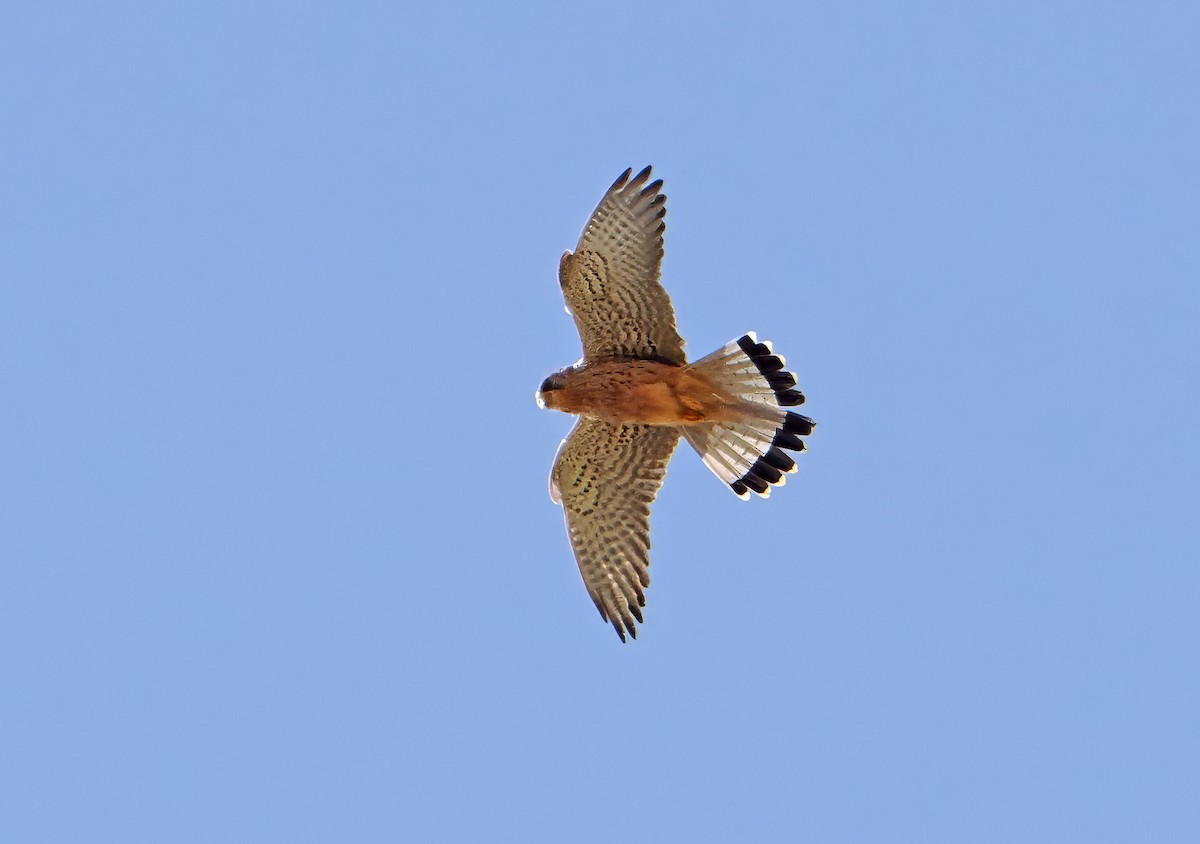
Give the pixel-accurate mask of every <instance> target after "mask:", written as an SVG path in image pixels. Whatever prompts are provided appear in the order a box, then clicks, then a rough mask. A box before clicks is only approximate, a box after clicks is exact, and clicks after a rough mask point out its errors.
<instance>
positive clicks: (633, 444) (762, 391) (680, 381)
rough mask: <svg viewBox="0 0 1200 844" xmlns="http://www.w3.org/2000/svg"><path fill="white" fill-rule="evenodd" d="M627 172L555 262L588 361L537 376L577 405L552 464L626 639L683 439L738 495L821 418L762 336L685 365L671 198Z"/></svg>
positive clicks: (557, 487) (551, 396) (776, 465)
mask: <svg viewBox="0 0 1200 844" xmlns="http://www.w3.org/2000/svg"><path fill="white" fill-rule="evenodd" d="M632 172H633V171H632V170H626V171H625V173H624V174H622V175H621V177H620V178H619V179H617V181H616V182H614V183H613V186H612V187H611V188H609V190H608V193H606V194H605V195H604V198H603V199H602V200H601V201H600V205H599V206H597V208H596V210H595V211H594V212H593V214H592V217H591V219H590V220H589V221H588V224H587V226H585V227H584V230H583V235H582V236H581V237H580V239H579V245H578V246H577V247H576V250H575V251H574V252H567V253H566V254H564V255H563V257H562V260H561V261H560V263H559V283H560V285H561V286H562V290H563V295H564V297H565V298H566V300H567V310H568V311H569V312H570V313H571V314H572V315H573V316H574V317H575V324H576V326H577V327H578V328H579V335H580V338H581V339H582V341H583V360H582V361H580V362H579V363H578V364H576V365H575V366H571V367H568V368H566V369H563V370H560V371H558V372H556V373H554V374H553V375H551V376H550V377H549V378H547V379H546V380H545V381H543V382H542V386H541V388H540V389H539V390H538V393H537V398H538V403H539V404H541V405H542V406H543V407H546V408H549V409H551V410H561V411H564V412H566V413H573V414H576V415H577V416H579V421H578V422H577V423H576V425H575V427H574V428H573V429H572V431H571V434H570V436H568V438H567V439H566V440H564V441H563V444H562V446H561V447H560V448H559V452H558V455H557V457H556V458H555V461H554V468H553V470H552V471H551V473H550V495H551V497H552V498H553V499H554V501H556V502H558V503H560V504H562V506H563V510H564V512H565V513H566V517H567V534H568V536H569V537H570V539H571V546H572V548H573V549H574V551H575V558H576V560H577V562H578V563H579V570H580V573H581V574H582V575H583V580H584V583H585V584H586V585H587V588H588V593H589V594H590V595H591V596H592V600H593V601H594V602H595V604H596V608H597V609H599V610H600V614H601V616H603V617H604V618H605V619H606V620H608V621H610V622H611V623H612V625H613V627H614V628H615V629H616V631H617V634H618V635H619V636H620V637H621V640H622V641H624V640H625V637H626V635H627V634H628V635H630V636H637V627H636V623H635V622H640V621H642V613H641V607H643V606H645V604H646V597H645V587H647V586H649V584H650V576H649V572H648V567H649V565H650V557H649V551H650V504H651V502H652V501H653V500H654V498H655V496H657V494H658V490H659V488H660V487H661V486H662V482H663V478H664V476H665V474H666V469H667V464H668V462H669V461H670V459H671V455H672V454H673V453H674V451H675V447H676V445H678V443H679V439H680V437H684V438H686V439H687V441H688V442H689V443H690V444H691V445H692V446H693V447H694V448H695V449H696V451H698V452H699V453H700V456H701V457H702V458H703V460H704V462H705V464H706V465H707V466H708V467H709V468H710V469H711V470H712V471H713V473H714V474H716V475H717V477H719V478H720V479H721V480H722V481H724V482H725V483H727V484H728V485H729V487H730V489H732V490H733V492H734V493H735V494H736V495H737V496H738V497H739V498H743V499H745V498H749V496H750V493H751V492H754V493H757V494H758V495H760V496H762V497H766V496H767V495H768V494H769V493H770V490H771V486H772V485H781V484H783V482H784V480H785V475H786V474H788V473H790V472H794V471H795V469H796V464H795V461H794V460H792V458H791V457H789V456H788V455H787V454H785V453H784V452H785V450H791V451H802V450H803V449H804V442H803V440H802V439H801V437H803V436H805V435H807V434H810V433H812V430H813V425H814V423H813V421H812V420H811V419H809V418H808V417H806V416H801V415H799V414H797V413H791V412H788V411H784V410H781V408H782V407H789V406H793V405H798V404H801V403H802V402H803V401H804V395H803V394H802V393H801V392H800V391H799V390H796V389H794V387H795V386H796V378H795V376H793V375H792V374H791V373H790V372H786V371H784V368H783V367H784V360H783V358H782V357H780V356H778V355H776V354H775V353H774V352H773V351H772V349H771V346H770V344H769V343H765V342H764V343H760V342H758V339H757V338H756V337H755V336H754V334H753V333H749V334H746V335H743V336H742V337H740V338H739V339H737V340H735V341H733V342H731V343H728V344H726V345H725V346H723V347H722V348H720V349H718V350H717V351H715V352H713V353H712V354H710V355H707V356H706V357H704V358H702V359H700V360H698V361H696V362H694V363H688V361H687V357H686V355H685V354H684V352H683V339H682V338H681V337H680V336H679V332H678V331H677V330H676V327H675V311H674V309H673V308H672V307H671V300H670V298H669V297H668V296H667V292H666V291H665V290H664V289H663V287H662V285H661V284H660V283H659V269H660V266H661V263H662V244H663V238H662V236H663V231H664V229H665V225H664V223H663V217H664V216H665V214H666V197H665V196H663V195H662V194H661V193H659V189H660V188H661V187H662V182H661V180H660V181H655V182H650V183H649V184H647V182H648V181H649V178H650V168H649V167H647V168H646V169H644V170H642V171H641V172H640V173H638V175H637V176H634V177H633V178H632V179H630V176H631V174H632Z"/></svg>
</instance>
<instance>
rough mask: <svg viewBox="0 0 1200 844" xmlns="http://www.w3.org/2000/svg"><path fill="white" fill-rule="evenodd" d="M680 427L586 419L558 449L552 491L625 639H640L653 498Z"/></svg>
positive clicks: (595, 593)
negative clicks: (612, 422)
mask: <svg viewBox="0 0 1200 844" xmlns="http://www.w3.org/2000/svg"><path fill="white" fill-rule="evenodd" d="M678 442H679V430H678V429H676V428H668V427H658V426H653V425H613V424H611V423H609V422H604V421H602V420H600V419H593V418H589V417H586V416H585V417H582V418H580V420H579V422H578V423H576V425H575V427H574V428H573V429H572V430H571V433H570V435H569V436H568V437H567V439H566V440H565V441H564V442H563V445H562V448H560V449H559V453H558V457H557V458H555V461H554V469H553V470H552V471H551V473H550V495H551V497H552V498H554V500H555V501H557V502H559V503H560V504H562V506H563V511H564V512H565V513H566V517H567V534H568V535H569V536H570V538H571V547H572V548H573V549H574V551H575V559H576V561H577V562H578V563H579V571H580V573H581V574H582V575H583V582H584V583H585V584H586V585H587V590H588V594H590V595H591V596H592V600H593V601H595V602H596V608H597V609H598V610H600V615H602V616H603V617H604V619H605V621H608V622H611V624H612V626H613V627H614V628H616V631H617V635H618V636H620V637H621V641H622V642H623V641H625V637H626V634H628V635H630V636H633V637H634V638H637V628H636V626H635V624H634V622H635V621H641V620H642V611H641V608H642V607H644V606H645V605H646V594H645V591H644V590H645V588H646V587H647V586H649V585H650V573H649V571H648V570H647V568H648V567H649V565H650V502H652V501H653V500H654V498H655V496H657V495H658V490H659V488H660V487H661V486H662V482H663V477H664V476H665V475H666V472H667V464H668V463H669V462H670V460H671V453H672V452H674V451H675V446H676V445H677V444H678Z"/></svg>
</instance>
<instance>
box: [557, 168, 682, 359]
mask: <svg viewBox="0 0 1200 844" xmlns="http://www.w3.org/2000/svg"><path fill="white" fill-rule="evenodd" d="M632 172H633V171H632V170H626V171H625V172H624V173H622V174H621V177H620V178H619V179H617V180H616V181H615V182H614V183H613V186H612V187H611V188H609V189H608V193H606V194H605V195H604V198H603V199H602V200H600V204H599V205H598V206H596V210H595V211H594V212H592V218H591V219H590V220H588V224H587V226H585V227H584V229H583V235H582V236H581V237H580V238H579V245H578V246H577V247H575V252H574V253H572V252H566V253H564V254H563V256H562V260H561V261H560V262H559V265H558V280H559V283H560V284H561V285H562V289H563V296H564V297H565V298H566V300H567V309H568V310H570V312H571V314H572V315H573V316H574V317H575V324H576V326H578V328H579V336H580V338H581V339H582V340H583V359H584V361H585V362H592V361H597V360H605V359H613V358H618V359H619V358H642V359H651V360H661V361H663V362H665V363H676V364H683V363H686V362H687V356H686V355H685V354H684V352H683V340H682V339H681V338H680V336H679V331H678V330H677V329H676V327H675V309H674V308H672V307H671V299H670V297H669V296H667V291H666V290H664V289H663V286H662V284H660V283H659V280H658V279H659V272H660V270H661V268H662V256H663V231H664V230H665V228H666V224H665V223H664V222H663V217H664V215H666V213H667V205H666V200H667V197H666V196H665V195H663V194H661V193H659V189H660V188H661V187H662V180H661V179H659V180H657V181H654V182H650V184H646V182H647V181H648V180H649V178H650V168H649V167H647V168H646V169H645V170H643V171H642V172H640V173H638V174H637V175H636V176H634V177H633V178H632V179H630V178H629V176H630V174H631V173H632Z"/></svg>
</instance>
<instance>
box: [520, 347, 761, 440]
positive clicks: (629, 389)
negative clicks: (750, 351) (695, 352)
mask: <svg viewBox="0 0 1200 844" xmlns="http://www.w3.org/2000/svg"><path fill="white" fill-rule="evenodd" d="M544 401H545V403H546V407H547V408H549V409H551V410H562V411H564V412H566V413H574V414H578V415H581V416H592V417H595V418H597V419H604V420H605V421H608V422H613V423H616V424H620V423H622V422H632V423H637V424H645V425H695V424H698V423H701V422H732V421H736V420H737V419H738V418H740V416H739V411H738V408H739V406H740V404H741V403H740V402H739V401H738V399H737V398H736V397H735V396H733V395H730V394H729V393H727V392H726V391H725V390H723V389H722V388H721V387H720V385H718V384H714V383H713V381H712V379H710V378H708V377H707V376H706V375H705V374H704V373H703V372H700V371H698V370H696V369H694V368H692V367H690V366H686V365H685V366H679V365H676V364H670V363H661V362H659V361H655V360H631V361H600V362H598V363H594V364H588V365H585V366H582V367H580V368H579V369H568V370H564V383H563V386H562V387H560V388H559V389H556V390H553V391H550V392H547V393H545V394H544Z"/></svg>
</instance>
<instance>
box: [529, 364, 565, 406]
mask: <svg viewBox="0 0 1200 844" xmlns="http://www.w3.org/2000/svg"><path fill="white" fill-rule="evenodd" d="M566 383H567V370H565V369H560V370H559V371H558V372H555V373H554V374H553V375H551V376H550V377H549V378H547V379H546V380H545V381H543V382H542V386H540V387H538V391H537V394H536V397H537V403H538V407H540V408H542V409H543V410H560V409H561V404H560V402H559V401H558V396H557V393H558V392H559V391H560V390H561V389H562V388H563V387H564V386H566Z"/></svg>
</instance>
